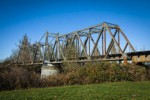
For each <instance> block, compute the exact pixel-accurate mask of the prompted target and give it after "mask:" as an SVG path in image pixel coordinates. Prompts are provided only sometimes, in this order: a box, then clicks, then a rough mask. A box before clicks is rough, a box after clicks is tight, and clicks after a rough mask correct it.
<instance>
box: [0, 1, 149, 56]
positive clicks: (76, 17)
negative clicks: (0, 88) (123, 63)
mask: <svg viewBox="0 0 150 100" xmlns="http://www.w3.org/2000/svg"><path fill="white" fill-rule="evenodd" d="M149 4H150V1H149V0H0V59H4V58H6V57H8V56H10V54H11V52H12V50H13V49H15V48H17V46H16V45H17V44H18V42H19V39H21V38H22V36H23V35H24V34H25V33H26V34H27V35H28V36H29V38H30V39H31V43H34V42H35V41H38V40H39V39H40V38H41V36H42V35H43V34H44V33H45V32H46V31H49V32H53V33H56V32H59V33H61V34H63V33H68V32H72V31H74V30H78V29H82V28H86V27H88V26H91V25H95V24H99V23H102V22H110V23H115V24H118V25H120V27H121V28H122V29H123V31H124V32H125V33H126V35H127V37H128V38H129V40H130V42H131V43H132V44H133V46H134V47H135V49H137V50H140V49H143V48H144V49H146V50H150V45H149V43H150V31H149V29H150V6H149Z"/></svg>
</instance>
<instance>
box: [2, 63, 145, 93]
mask: <svg viewBox="0 0 150 100" xmlns="http://www.w3.org/2000/svg"><path fill="white" fill-rule="evenodd" d="M37 68H38V67H37ZM62 71H63V73H60V74H58V75H54V76H49V77H45V78H41V76H40V75H39V74H37V73H35V72H34V71H33V70H32V69H30V68H26V67H24V68H23V67H17V66H13V67H10V66H5V67H3V68H2V67H0V90H13V89H27V88H36V87H52V86H63V85H75V84H91V83H102V82H116V81H142V80H147V75H146V69H145V67H141V66H138V65H133V64H127V65H123V64H118V63H115V62H113V63H109V62H94V63H91V62H88V63H85V64H75V63H63V66H62Z"/></svg>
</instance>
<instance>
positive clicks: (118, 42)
mask: <svg viewBox="0 0 150 100" xmlns="http://www.w3.org/2000/svg"><path fill="white" fill-rule="evenodd" d="M22 52H23V49H20V52H19V56H18V61H19V59H20V56H21V54H22ZM30 52H31V58H32V60H31V61H30V63H31V62H32V64H40V63H41V64H43V63H44V62H50V63H51V64H61V63H62V62H63V61H67V62H89V61H92V62H95V61H124V62H126V61H132V62H134V63H138V62H150V51H136V50H135V49H134V47H133V46H132V44H131V43H130V41H129V40H128V38H127V37H126V35H125V33H124V32H123V30H122V29H121V28H120V26H119V25H116V24H111V23H107V22H103V23H101V24H98V25H95V26H91V27H88V28H84V29H81V30H77V31H74V32H70V33H67V34H59V33H50V32H46V33H45V34H44V35H43V36H42V37H41V39H40V40H39V41H38V42H36V43H34V44H32V45H31V46H30Z"/></svg>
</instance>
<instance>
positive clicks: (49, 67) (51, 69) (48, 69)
mask: <svg viewBox="0 0 150 100" xmlns="http://www.w3.org/2000/svg"><path fill="white" fill-rule="evenodd" d="M59 72H60V70H59V68H58V67H57V66H54V65H53V64H51V63H44V64H43V66H42V67H41V77H47V76H52V75H57V74H58V73H59Z"/></svg>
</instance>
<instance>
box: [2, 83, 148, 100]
mask: <svg viewBox="0 0 150 100" xmlns="http://www.w3.org/2000/svg"><path fill="white" fill-rule="evenodd" d="M8 99H9V100H10V99H11V100H33V99H36V100H37V99H39V100H41V99H48V100H51V99H55V100H56V99H57V100H66V99H68V100H72V99H74V100H79V99H80V100H81V99H86V100H87V99H88V100H89V99H90V100H93V99H94V100H95V99H107V100H108V99H114V100H115V99H133V100H134V99H139V100H141V99H142V100H143V99H144V100H145V99H146V100H147V99H150V81H144V82H114V83H103V84H91V85H73V86H64V87H51V88H38V89H29V90H15V91H2V92H0V100H8Z"/></svg>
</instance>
